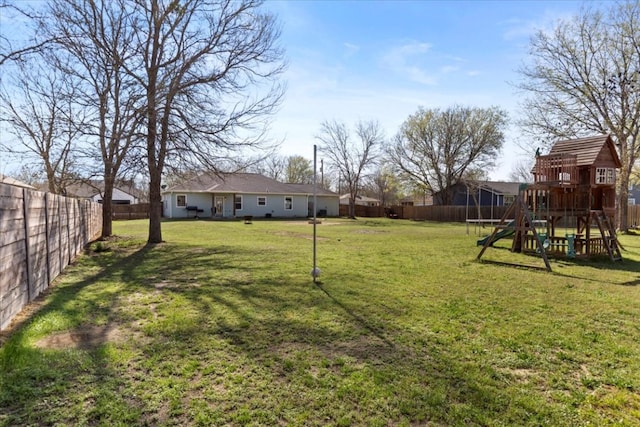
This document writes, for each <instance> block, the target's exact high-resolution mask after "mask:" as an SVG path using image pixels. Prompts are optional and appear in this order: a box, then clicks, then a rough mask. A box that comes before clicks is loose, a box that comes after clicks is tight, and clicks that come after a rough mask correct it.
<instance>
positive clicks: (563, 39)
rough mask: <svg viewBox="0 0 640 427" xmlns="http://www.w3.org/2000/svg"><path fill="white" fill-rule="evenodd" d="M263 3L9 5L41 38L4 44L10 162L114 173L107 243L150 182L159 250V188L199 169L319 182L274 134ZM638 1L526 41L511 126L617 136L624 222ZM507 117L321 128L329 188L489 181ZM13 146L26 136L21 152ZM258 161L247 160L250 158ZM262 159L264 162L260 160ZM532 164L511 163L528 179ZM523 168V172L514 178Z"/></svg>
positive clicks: (275, 75) (434, 116)
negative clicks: (116, 211) (117, 215)
mask: <svg viewBox="0 0 640 427" xmlns="http://www.w3.org/2000/svg"><path fill="white" fill-rule="evenodd" d="M262 6H263V5H262V2H261V1H258V0H148V1H144V2H140V1H135V0H112V1H109V2H103V1H85V0H51V1H49V2H47V3H46V4H44V5H43V8H42V9H38V10H31V9H26V8H24V7H23V5H22V4H21V3H19V2H10V1H3V2H2V3H0V10H2V12H3V14H4V15H11V16H13V17H15V18H16V19H21V20H24V21H25V22H27V23H29V24H30V25H31V26H32V28H33V30H34V33H33V34H34V35H33V37H32V38H31V39H23V40H24V42H23V43H22V44H21V45H15V44H12V43H11V42H12V40H10V39H9V38H8V36H7V35H6V34H4V33H3V34H2V35H1V36H0V37H2V40H1V41H2V43H0V66H1V67H2V71H3V75H4V77H3V79H2V82H1V87H0V104H1V105H0V114H1V119H2V121H3V123H4V126H6V128H7V129H8V130H9V131H10V132H11V133H12V134H13V136H14V138H15V139H13V140H12V142H9V141H8V140H6V139H4V138H3V140H2V141H0V145H1V148H2V150H3V152H5V153H11V154H13V155H16V156H19V157H21V158H22V157H24V156H27V155H28V156H31V157H32V158H35V159H37V160H38V163H39V165H40V168H42V169H43V171H44V172H45V175H46V181H47V182H48V185H49V191H52V192H55V193H59V192H61V191H62V190H63V188H64V186H65V183H66V182H68V181H69V180H70V179H73V178H75V177H78V176H82V177H85V178H88V177H93V176H99V177H100V178H101V179H103V180H104V184H105V188H104V195H103V196H104V197H103V199H104V200H105V204H104V207H103V208H104V223H103V236H105V237H106V236H109V235H110V234H111V232H112V229H111V204H110V201H111V193H112V191H113V186H114V183H115V182H116V181H117V180H118V179H121V178H123V177H126V176H128V175H129V176H131V175H132V174H142V175H144V176H145V177H146V180H148V183H149V190H148V194H149V200H150V205H151V214H150V225H149V238H148V240H149V242H150V243H157V242H160V241H162V232H161V223H160V218H161V209H162V199H161V184H162V180H163V177H164V176H166V175H173V176H181V174H184V173H186V172H187V173H193V172H194V171H198V170H207V171H214V172H215V171H227V172H228V171H234V170H235V171H238V170H245V171H255V172H259V173H263V174H265V175H268V176H271V177H273V178H276V179H278V180H282V181H288V182H301V183H310V182H312V180H313V170H312V168H311V163H310V161H309V160H307V159H305V158H304V157H302V156H290V157H283V156H280V155H278V154H277V152H276V149H277V144H273V143H271V142H270V141H269V139H268V137H267V136H268V133H267V130H268V121H269V117H270V116H271V115H272V114H273V113H274V112H275V111H277V108H278V106H279V104H280V102H281V100H282V97H283V95H284V90H285V88H284V84H283V83H282V82H281V76H282V73H283V71H284V69H285V68H286V63H287V61H286V58H285V52H284V49H283V48H282V47H281V46H280V45H279V37H280V25H279V22H278V20H277V17H276V16H274V15H272V14H270V13H268V12H265V11H264V10H263V8H262ZM639 18H640V2H639V1H637V0H636V1H628V2H618V3H612V4H610V5H607V7H606V8H604V9H595V8H593V7H592V6H591V5H586V6H585V7H584V8H583V9H581V10H580V12H579V13H577V14H576V15H575V16H574V17H572V18H570V19H565V20H561V21H558V22H557V23H556V24H555V26H554V28H553V29H552V30H551V31H546V30H540V31H538V32H537V33H535V34H534V36H533V37H532V38H531V41H530V45H529V51H530V52H529V56H528V57H527V58H526V60H525V62H524V63H523V65H522V67H521V69H520V70H519V75H520V76H521V80H520V81H518V82H514V83H513V85H514V89H516V90H519V91H521V92H522V97H521V99H522V101H521V106H522V113H521V115H520V117H519V118H518V119H517V123H518V125H519V128H520V129H521V131H522V134H523V135H527V136H529V139H528V141H529V143H530V145H529V146H527V147H525V149H526V150H527V151H531V153H530V154H531V156H530V158H531V162H533V159H534V151H535V148H540V147H543V148H544V147H548V146H549V145H550V144H551V143H552V142H554V141H555V140H558V139H566V138H574V137H581V136H587V135H591V134H593V133H601V134H611V135H612V137H613V138H614V140H615V142H616V144H617V148H618V152H619V155H620V158H621V160H622V163H623V167H622V170H621V171H620V174H619V179H618V182H619V184H620V188H619V192H618V203H617V204H618V207H619V208H620V209H619V213H620V217H619V218H618V224H619V226H620V227H621V228H622V229H626V228H627V221H626V212H627V209H626V207H627V195H628V188H629V185H630V184H631V183H632V182H633V180H634V177H635V165H636V162H637V160H638V155H639V154H640V144H639V141H638V134H639V133H640V81H639V80H640V47H639V46H640V19H639ZM507 124H508V116H507V113H506V111H504V110H503V109H501V108H499V107H498V106H493V107H488V108H479V107H471V106H464V105H453V106H449V107H444V108H423V107H418V108H417V111H416V112H415V113H414V114H412V115H410V116H409V117H408V118H407V119H406V120H405V122H404V123H403V124H402V125H401V126H400V129H398V130H397V133H396V134H395V135H393V136H391V137H388V136H387V135H385V134H384V132H383V130H382V128H381V126H380V124H379V123H378V122H377V121H375V120H369V121H361V122H358V123H355V124H353V126H352V127H350V126H349V125H348V124H346V123H344V122H343V121H341V120H339V119H335V120H327V121H324V122H322V123H320V125H319V129H318V130H317V132H316V135H315V137H316V140H317V142H318V143H319V148H320V152H321V155H322V157H323V161H324V160H326V161H327V164H326V165H324V164H323V165H322V167H323V169H322V171H321V174H322V179H321V185H324V186H325V187H327V188H329V187H332V188H333V189H336V190H339V191H341V192H343V193H347V194H349V199H350V213H351V215H352V216H353V215H354V214H355V211H354V206H355V200H356V198H357V196H358V194H359V192H361V191H362V188H363V187H365V183H367V185H368V186H369V187H371V188H375V189H376V190H377V192H378V194H380V195H381V196H382V198H384V197H385V194H391V193H393V189H394V188H402V189H403V190H402V191H403V192H405V193H415V192H418V193H422V194H426V193H431V194H436V193H437V194H438V195H439V196H440V197H441V198H442V200H441V202H442V203H444V204H447V203H448V202H450V200H449V199H450V197H451V195H450V194H449V192H448V190H449V189H450V188H452V187H453V186H454V185H455V184H456V183H458V182H460V181H462V180H477V179H486V177H487V172H488V171H490V170H491V168H492V167H494V166H495V160H496V159H497V157H498V154H499V153H500V151H501V150H502V147H503V144H504V140H505V129H506V126H507ZM16 141H17V143H15V142H16ZM248 153H253V154H248ZM255 153H259V154H257V155H256V154H255ZM530 167H531V166H530V165H528V164H525V165H521V164H520V165H517V168H518V170H519V171H520V173H521V174H522V175H526V174H527V171H528V170H530ZM518 170H514V173H518Z"/></svg>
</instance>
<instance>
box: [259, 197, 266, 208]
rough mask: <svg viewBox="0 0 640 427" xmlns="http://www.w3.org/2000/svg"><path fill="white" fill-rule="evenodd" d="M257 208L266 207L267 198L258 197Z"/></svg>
mask: <svg viewBox="0 0 640 427" xmlns="http://www.w3.org/2000/svg"><path fill="white" fill-rule="evenodd" d="M258 206H267V198H266V197H265V196H258Z"/></svg>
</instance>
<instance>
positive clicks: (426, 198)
mask: <svg viewBox="0 0 640 427" xmlns="http://www.w3.org/2000/svg"><path fill="white" fill-rule="evenodd" d="M431 205H433V196H431V195H428V194H426V193H425V194H423V195H422V196H408V197H403V198H402V199H401V200H400V206H431Z"/></svg>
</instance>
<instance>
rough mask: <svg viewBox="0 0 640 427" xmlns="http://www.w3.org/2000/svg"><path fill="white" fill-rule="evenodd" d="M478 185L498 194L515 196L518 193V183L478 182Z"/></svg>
mask: <svg viewBox="0 0 640 427" xmlns="http://www.w3.org/2000/svg"><path fill="white" fill-rule="evenodd" d="M478 184H479V185H480V187H481V188H483V189H485V190H488V191H493V192H494V193H498V194H507V195H515V194H518V192H519V191H520V183H519V182H505V181H480V182H478Z"/></svg>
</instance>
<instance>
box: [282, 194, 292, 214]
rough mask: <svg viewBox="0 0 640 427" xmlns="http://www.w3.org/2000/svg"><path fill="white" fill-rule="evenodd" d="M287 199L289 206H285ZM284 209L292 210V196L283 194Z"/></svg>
mask: <svg viewBox="0 0 640 427" xmlns="http://www.w3.org/2000/svg"><path fill="white" fill-rule="evenodd" d="M287 200H288V201H289V207H287ZM284 210H285V211H292V210H293V196H284Z"/></svg>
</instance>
